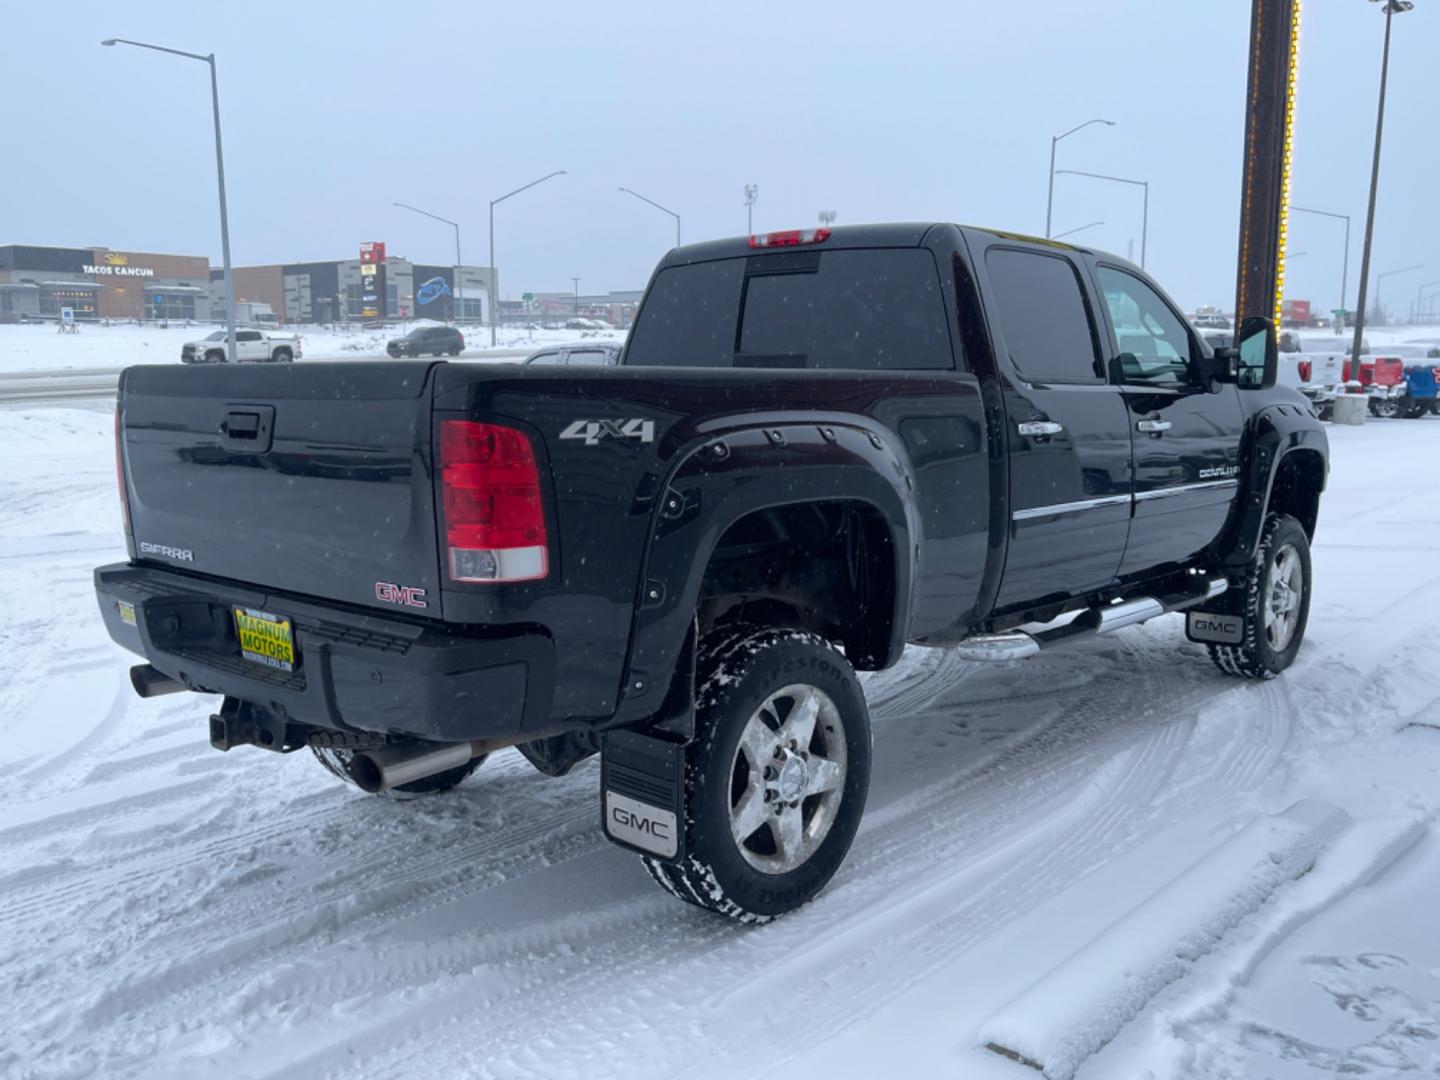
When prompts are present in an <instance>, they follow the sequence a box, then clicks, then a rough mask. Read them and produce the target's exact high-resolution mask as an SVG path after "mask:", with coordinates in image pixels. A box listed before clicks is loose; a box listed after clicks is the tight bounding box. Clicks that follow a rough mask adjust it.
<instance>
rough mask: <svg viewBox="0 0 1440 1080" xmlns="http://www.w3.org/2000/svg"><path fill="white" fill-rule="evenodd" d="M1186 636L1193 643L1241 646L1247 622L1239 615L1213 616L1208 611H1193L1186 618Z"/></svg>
mask: <svg viewBox="0 0 1440 1080" xmlns="http://www.w3.org/2000/svg"><path fill="white" fill-rule="evenodd" d="M1185 636H1186V637H1188V638H1189V639H1190V640H1191V641H1213V642H1214V643H1215V644H1217V645H1239V644H1240V642H1241V641H1242V640H1243V639H1244V637H1245V621H1244V620H1243V619H1242V618H1241V617H1240V616H1239V615H1212V614H1211V613H1210V612H1208V611H1192V612H1190V613H1189V614H1188V615H1187V616H1186V618H1185Z"/></svg>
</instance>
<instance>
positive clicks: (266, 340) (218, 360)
mask: <svg viewBox="0 0 1440 1080" xmlns="http://www.w3.org/2000/svg"><path fill="white" fill-rule="evenodd" d="M225 338H226V333H225V331H224V330H216V331H215V332H214V333H213V334H209V335H207V336H206V337H204V338H201V339H200V340H199V341H187V342H185V344H184V345H182V346H181V347H180V362H181V363H182V364H223V363H226V362H227V360H228V358H229V351H228V349H227V348H226V343H225ZM300 357H301V350H300V337H299V335H298V334H278V333H271V332H270V331H269V330H236V331H235V359H236V361H237V362H239V363H242V364H244V363H260V364H263V363H275V364H288V363H290V362H291V361H294V360H299V359H300Z"/></svg>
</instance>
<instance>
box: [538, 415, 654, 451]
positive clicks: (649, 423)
mask: <svg viewBox="0 0 1440 1080" xmlns="http://www.w3.org/2000/svg"><path fill="white" fill-rule="evenodd" d="M560 438H562V439H583V440H584V441H585V445H586V446H595V445H597V444H598V443H599V442H600V440H601V439H639V440H640V441H641V442H642V443H648V442H654V441H655V421H654V420H643V419H635V420H576V421H575V422H574V423H573V424H571V425H570V426H569V427H567V428H566V429H565V430H564V431H562V432H561V433H560Z"/></svg>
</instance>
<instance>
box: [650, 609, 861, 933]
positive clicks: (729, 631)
mask: <svg viewBox="0 0 1440 1080" xmlns="http://www.w3.org/2000/svg"><path fill="white" fill-rule="evenodd" d="M797 688H801V689H799V690H798V691H797V692H798V693H799V694H801V695H808V700H809V701H811V702H823V704H822V705H820V706H819V708H820V710H821V711H820V712H819V714H818V717H819V718H818V719H817V720H816V721H815V723H814V727H813V735H812V737H811V739H810V740H809V741H808V742H806V743H805V744H804V745H800V746H797V747H795V748H794V751H793V754H791V750H790V749H789V748H788V747H787V748H786V750H785V753H786V754H787V755H788V756H787V757H786V758H785V760H786V762H788V760H789V756H796V755H798V756H799V757H800V758H802V759H803V760H804V761H805V762H806V768H804V769H801V768H798V767H797V769H796V770H795V771H796V773H803V774H804V775H805V776H806V777H807V782H808V778H810V777H818V776H819V775H820V773H819V771H818V763H819V762H820V761H822V760H823V761H825V762H827V763H830V762H832V761H833V760H834V759H840V760H842V761H843V766H842V768H843V779H842V780H841V781H840V782H839V783H838V785H837V786H835V787H833V788H832V789H830V793H833V795H834V798H833V799H831V798H829V794H830V793H826V794H803V795H799V796H798V797H796V798H795V799H794V801H793V802H791V803H787V804H784V807H785V809H784V810H783V811H782V812H785V813H792V812H793V813H796V814H798V815H800V819H801V820H802V822H804V828H803V831H802V833H801V834H800V835H801V837H802V838H803V840H804V843H805V845H806V846H807V847H808V846H809V845H810V844H811V843H813V844H814V846H813V850H810V851H809V853H808V854H806V855H805V856H804V857H803V861H799V862H798V864H796V865H793V866H785V865H783V864H784V862H785V860H784V858H783V857H784V854H785V853H784V852H783V851H782V850H781V846H780V843H779V841H780V835H779V833H778V832H771V831H769V830H772V829H778V828H779V826H778V821H779V816H778V813H777V816H776V819H775V820H776V822H777V824H776V825H774V826H772V825H771V824H770V823H769V819H768V818H767V819H766V821H765V822H763V823H762V824H761V825H760V826H759V828H758V830H757V831H756V832H755V833H754V834H753V835H751V836H750V837H749V839H748V840H747V841H745V844H746V847H745V850H742V846H741V841H739V840H737V839H736V837H735V835H734V830H733V829H732V817H731V815H732V812H734V809H735V807H736V806H737V805H738V802H739V801H743V799H744V798H745V794H746V792H748V791H749V790H750V787H749V785H750V784H751V783H754V784H760V785H764V784H765V783H767V781H766V780H765V779H764V778H762V776H760V775H759V774H758V773H757V772H753V771H751V769H750V767H749V765H748V760H749V759H748V757H747V755H746V754H745V753H743V752H742V748H741V739H742V737H743V736H745V734H746V731H747V728H748V729H749V730H750V731H751V732H752V737H753V733H754V732H755V731H757V730H758V729H755V728H753V727H751V725H752V722H753V721H754V720H755V719H756V718H757V717H760V716H761V715H762V713H763V714H764V716H766V717H769V718H770V719H774V720H776V721H777V722H778V723H779V728H778V729H775V730H774V731H773V741H776V743H777V747H778V745H779V742H780V740H782V739H783V732H784V731H786V730H788V729H787V727H786V723H785V721H786V720H787V719H788V717H789V716H790V715H791V713H790V712H789V711H783V710H785V701H786V700H787V699H786V697H785V696H784V695H785V694H786V692H790V691H796V690H797ZM812 691H813V692H817V693H811V692H812ZM772 699H773V703H772ZM792 700H793V701H797V702H798V701H799V700H801V699H800V698H794V697H793V696H792ZM767 703H771V704H767ZM762 706H766V709H765V710H762ZM799 707H800V706H799V705H798V704H793V705H792V709H795V708H799ZM771 708H773V710H774V711H773V713H772V712H770V711H768V710H769V709H771ZM782 711H783V714H782ZM762 722H763V723H764V724H765V726H766V729H767V734H766V736H765V737H766V738H767V739H769V738H771V735H770V729H771V726H772V725H770V723H769V720H768V719H767V720H763V721H762ZM776 753H777V754H779V753H780V751H779V750H778V749H777V751H776ZM775 760H776V761H779V760H780V758H779V757H777V758H776V759H775ZM826 767H827V768H829V767H831V766H830V765H829V764H827V765H826ZM810 769H814V770H815V771H814V772H810V771H808V770H810ZM776 783H777V784H778V783H780V781H779V780H777V781H776ZM869 787H870V716H869V711H868V709H867V707H866V704H865V696H864V694H863V693H862V692H861V689H860V683H859V680H858V679H857V678H856V676H855V672H854V670H853V669H852V668H851V667H850V664H849V663H848V662H847V661H846V660H845V658H844V657H843V656H841V655H840V653H838V652H837V651H836V650H835V649H834V648H833V647H831V645H830V644H829V643H828V642H827V641H825V640H824V639H823V638H821V637H820V636H818V635H816V634H813V633H810V632H808V631H804V630H792V629H775V628H760V627H755V626H732V627H729V628H725V629H722V630H719V631H717V632H715V633H714V634H712V635H710V636H709V637H708V638H707V640H706V641H705V642H704V643H703V644H702V650H701V655H700V657H699V658H698V660H697V667H696V738H695V741H694V743H693V744H692V745H691V747H690V749H689V752H688V754H687V758H686V771H685V790H686V816H685V851H686V853H685V857H684V858H683V859H682V860H681V861H680V862H678V863H667V862H662V861H660V860H656V859H650V858H644V859H643V861H644V863H645V867H646V869H647V870H648V871H649V873H650V876H651V877H652V878H654V879H655V881H656V883H657V884H659V885H660V886H661V887H662V888H663V889H665V890H666V891H667V892H670V893H672V894H673V895H675V896H677V897H679V898H680V899H681V900H684V901H686V902H687V903H691V904H695V905H696V906H698V907H702V908H705V909H707V910H709V911H713V912H716V913H718V914H721V915H724V916H727V917H728V918H731V919H735V920H736V921H738V922H744V923H762V922H769V921H770V920H771V919H773V918H775V917H776V916H778V915H783V914H785V913H786V912H788V911H792V910H794V909H795V908H797V907H800V906H801V905H802V904H805V903H807V902H808V901H810V900H811V899H812V898H814V896H815V895H816V894H817V893H818V892H819V891H820V890H821V889H822V888H824V886H825V885H826V883H827V882H829V880H830V878H831V877H833V876H834V874H835V871H836V870H837V869H839V866H840V863H841V862H842V861H843V860H844V858H845V854H846V852H848V851H849V849H850V843H851V841H852V840H853V839H854V838H855V830H856V829H857V828H858V827H859V825H860V818H861V816H862V814H863V813H864V810H865V798H866V795H867V793H868V791H869ZM805 790H806V791H808V790H809V789H808V788H806V789H805ZM767 805H768V803H767ZM791 808H794V809H791ZM826 819H828V822H827V821H826ZM792 835H793V834H792ZM767 837H768V838H769V843H770V845H771V846H772V847H773V851H771V852H768V853H767V852H766V851H765V850H764V847H765V841H766V839H767ZM757 842H758V851H757V849H756V847H755V846H752V845H756V844H757ZM801 850H804V848H802V849H801ZM747 852H748V854H747ZM767 860H773V861H774V863H775V864H776V865H772V866H770V867H769V868H768V869H762V868H757V865H756V862H757V861H758V862H765V861H767Z"/></svg>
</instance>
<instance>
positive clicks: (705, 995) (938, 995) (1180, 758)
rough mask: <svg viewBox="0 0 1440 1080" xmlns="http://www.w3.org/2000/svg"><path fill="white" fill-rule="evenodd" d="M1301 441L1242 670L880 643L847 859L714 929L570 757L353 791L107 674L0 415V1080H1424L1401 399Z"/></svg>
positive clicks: (1414, 434) (50, 442)
mask: <svg viewBox="0 0 1440 1080" xmlns="http://www.w3.org/2000/svg"><path fill="white" fill-rule="evenodd" d="M12 329H13V328H3V331H0V332H3V333H6V334H8V333H9V332H10V331H11V330H12ZM167 349H168V346H167ZM77 362H79V361H77ZM83 362H84V363H85V364H95V363H97V361H96V360H94V359H86V360H85V361H83ZM1330 436H1331V440H1332V446H1333V466H1332V474H1331V490H1330V492H1329V493H1328V494H1327V496H1326V500H1325V503H1324V507H1323V510H1322V513H1321V522H1320V531H1319V536H1318V538H1317V541H1318V542H1317V544H1316V547H1315V553H1314V567H1315V574H1316V577H1317V586H1316V594H1315V601H1314V607H1313V609H1312V612H1311V620H1310V630H1309V636H1308V639H1307V644H1306V647H1305V649H1304V650H1303V651H1302V653H1301V657H1300V660H1299V661H1298V663H1297V665H1296V666H1295V667H1294V668H1292V669H1291V670H1290V671H1289V672H1288V673H1287V674H1286V675H1285V676H1284V677H1283V678H1281V679H1279V680H1276V681H1273V682H1269V683H1264V684H1247V683H1238V682H1235V681H1233V680H1231V679H1228V678H1226V677H1224V676H1222V675H1220V674H1219V673H1218V672H1217V671H1216V670H1215V669H1214V668H1213V667H1212V666H1211V665H1210V663H1209V661H1208V660H1207V659H1206V657H1205V655H1204V651H1203V649H1201V648H1199V647H1197V646H1194V645H1191V644H1188V643H1187V642H1186V641H1185V639H1184V635H1183V630H1182V626H1181V623H1180V620H1179V619H1178V618H1176V617H1171V618H1167V619H1163V620H1160V621H1158V622H1156V623H1152V624H1150V625H1147V626H1141V627H1135V628H1131V629H1128V630H1125V631H1122V632H1121V633H1120V634H1118V635H1116V636H1115V637H1112V638H1109V639H1102V640H1097V641H1095V642H1093V643H1092V644H1090V645H1088V646H1086V647H1082V648H1078V649H1075V650H1073V651H1071V652H1068V653H1066V652H1061V653H1056V654H1053V655H1045V656H1041V657H1037V658H1035V659H1033V660H1029V661H1025V662H1023V666H1015V667H995V666H982V665H972V664H967V663H964V662H962V661H959V660H957V659H955V658H954V657H953V656H952V655H951V654H948V653H945V652H938V651H928V650H912V651H910V652H909V653H907V654H906V657H905V659H904V661H903V663H902V664H901V666H899V667H898V668H896V669H895V670H892V671H890V672H886V673H882V674H879V675H876V676H874V677H871V678H870V679H869V680H868V683H867V693H868V696H869V698H870V702H871V708H872V711H873V714H874V717H875V723H874V727H875V752H876V760H875V768H874V782H873V787H872V792H871V798H870V807H869V812H868V814H867V817H866V820H865V823H864V825H863V826H862V828H861V831H860V834H859V836H858V838H857V840H856V843H855V847H854V849H853V850H852V852H851V855H850V857H849V860H848V861H847V863H846V864H845V865H844V866H843V867H842V868H841V870H840V873H839V874H838V876H837V877H836V879H835V881H834V882H833V883H832V884H831V885H830V887H829V888H828V889H827V890H826V891H825V892H824V893H823V894H822V895H821V897H820V898H819V899H818V901H817V902H816V903H814V904H812V905H810V906H809V907H807V908H805V909H803V910H802V911H800V912H798V913H796V914H794V915H792V916H790V917H787V918H784V919H781V920H779V921H778V922H776V923H774V924H773V925H770V926H766V927H761V928H758V929H745V928H741V927H737V926H734V925H731V924H729V923H725V922H722V921H720V920H718V919H716V918H714V917H712V916H708V915H705V914H703V913H701V912H699V911H696V910H694V909H690V908H687V907H684V906H681V905H679V904H677V903H676V902H674V901H673V900H672V899H671V898H669V897H668V896H666V895H665V894H663V893H661V892H660V891H659V890H658V889H656V888H655V887H654V886H653V885H652V884H651V882H650V881H649V879H648V878H647V877H646V875H645V873H644V871H643V869H642V868H641V867H640V865H639V864H638V862H637V861H636V860H635V859H634V858H633V857H631V856H629V855H627V854H626V853H624V852H622V851H620V850H619V849H617V848H614V847H612V846H610V845H609V844H607V843H606V842H605V841H604V840H603V839H602V838H601V836H600V833H599V828H598V820H597V817H598V812H597V798H596V795H597V787H598V783H599V775H598V768H597V765H596V763H595V762H594V761H591V762H588V763H586V764H585V765H583V766H581V767H580V768H577V769H576V770H575V772H574V773H572V774H571V775H570V776H568V777H566V778H563V779H558V780H550V779H545V778H542V777H540V776H539V775H538V774H535V773H534V772H533V770H531V769H530V767H529V766H528V765H527V764H525V763H524V762H523V761H522V760H521V759H520V758H519V757H518V756H517V755H515V754H513V753H508V752H507V753H505V754H502V755H498V756H497V757H495V758H493V759H492V760H491V761H490V762H487V763H486V765H485V766H484V768H483V769H481V771H480V772H479V773H478V774H477V775H476V776H475V777H474V778H472V779H471V780H470V781H469V782H468V783H467V784H466V785H464V786H463V787H462V788H460V789H459V790H458V791H456V792H454V793H452V794H451V795H448V796H443V797H439V798H435V799H430V800H422V801H417V802H409V803H393V802H389V801H386V800H382V799H375V798H372V797H367V796H364V795H361V794H359V793H357V792H355V791H354V790H353V789H348V788H346V787H343V786H341V785H340V784H338V783H337V782H336V781H335V780H334V779H333V778H332V777H331V776H330V775H329V774H327V773H325V772H324V771H323V770H322V769H321V768H320V767H319V766H318V764H317V763H315V762H314V761H313V760H311V759H310V758H309V756H308V755H305V754H294V755H290V756H287V757H280V756H277V755H273V754H269V753H265V752H263V751H258V750H251V749H248V748H247V749H239V750H236V751H233V752H231V753H229V754H220V753H217V752H215V751H213V750H211V749H210V748H209V746H208V744H207V742H206V733H205V717H206V715H207V714H208V713H209V711H211V709H212V707H213V702H211V701H209V700H196V699H194V698H191V697H189V696H183V697H166V698H160V699H156V700H152V701H141V700H139V699H137V698H135V697H134V696H133V694H132V693H131V691H130V689H129V686H128V683H127V680H126V677H125V672H126V667H127V665H128V664H129V663H130V662H131V659H132V658H130V657H129V656H127V655H124V654H122V653H120V652H119V651H118V650H117V649H115V648H114V647H112V646H111V644H110V643H109V641H108V639H107V637H106V635H105V633H104V631H103V629H102V628H101V626H100V622H99V619H98V618H97V617H96V613H95V611H94V599H93V596H92V593H91V585H90V571H91V568H92V567H94V566H95V565H97V564H99V563H102V562H106V561H110V560H114V559H120V558H123V554H124V553H123V548H122V545H121V544H120V542H119V535H120V520H119V513H118V510H117V506H116V499H115V479H114V471H113V470H114V466H113V459H112V431H111V418H110V414H109V409H108V406H101V405H99V404H97V405H95V406H94V408H93V409H87V408H34V407H31V408H0V461H3V462H4V466H5V467H4V468H3V469H0V612H3V613H4V618H3V621H0V655H3V656H4V663H3V666H0V986H3V987H5V992H4V993H0V1031H3V1032H4V1036H3V1038H0V1075H4V1076H6V1077H7V1078H8V1077H15V1078H16V1080H31V1078H58V1077H66V1078H69V1077H97V1078H100V1077H103V1078H106V1080H110V1078H117V1077H144V1078H147V1080H150V1078H187V1080H188V1078H193V1077H197V1076H221V1077H250V1078H259V1077H265V1078H271V1080H281V1078H287V1080H302V1078H303V1080H314V1078H326V1077H335V1078H340V1077H345V1078H352V1077H360V1076H363V1077H367V1078H369V1077H384V1078H397V1080H398V1078H412V1077H413V1078H422V1077H423V1078H432V1077H461V1076H464V1077H496V1078H500V1077H507V1078H508V1077H547V1078H549V1077H558V1078H582V1077H583V1078H595V1077H617V1078H619V1077H624V1078H626V1080H633V1078H645V1077H656V1078H660V1077H665V1078H670V1077H680V1076H684V1077H692V1078H711V1077H715V1078H718V1077H733V1076H737V1075H745V1076H777V1077H779V1076H783V1077H785V1078H787V1080H800V1078H807V1077H825V1078H827V1080H829V1078H834V1077H850V1076H863V1077H873V1076H909V1077H938V1076H949V1077H964V1078H967V1080H970V1078H979V1080H987V1078H994V1080H1004V1078H1011V1080H1023V1078H1025V1077H1034V1076H1036V1075H1037V1074H1036V1073H1035V1072H1034V1071H1033V1070H1032V1069H1031V1068H1029V1067H1027V1066H1025V1065H1023V1064H1020V1063H1018V1062H1017V1061H1016V1060H1014V1059H1013V1057H1011V1056H1005V1055H1004V1054H1002V1053H998V1052H996V1051H995V1050H991V1049H987V1048H986V1046H985V1044H986V1043H987V1042H989V1041H994V1040H1006V1041H1008V1042H1010V1043H1013V1044H1014V1045H1011V1046H1005V1045H1003V1044H1001V1045H1002V1049H1008V1050H1010V1051H1011V1052H1012V1053H1016V1054H1020V1055H1021V1056H1024V1055H1025V1054H1027V1053H1039V1054H1044V1055H1046V1056H1047V1057H1049V1059H1050V1060H1049V1061H1047V1062H1046V1064H1047V1067H1048V1068H1049V1070H1050V1075H1051V1076H1056V1077H1058V1076H1063V1075H1069V1074H1070V1072H1071V1070H1072V1069H1073V1070H1074V1071H1075V1075H1077V1076H1079V1077H1081V1078H1090V1080H1093V1078H1101V1077H1103V1078H1110V1077H1116V1078H1124V1080H1132V1078H1139V1077H1154V1078H1157V1080H1158V1078H1166V1080H1169V1078H1177V1080H1178V1078H1182V1077H1183V1078H1190V1077H1220V1078H1237V1080H1238V1078H1259V1077H1273V1078H1277V1080H1288V1078H1297V1080H1298V1078H1301V1077H1307V1078H1308V1077H1316V1076H1331V1075H1337V1074H1341V1075H1351V1074H1364V1075H1370V1076H1392V1075H1399V1074H1402V1073H1404V1074H1416V1075H1431V1076H1433V1075H1436V1074H1437V1072H1440V933H1437V931H1436V925H1435V917H1436V916H1435V912H1436V911H1437V904H1436V899H1435V898H1436V895H1437V892H1440V831H1437V827H1436V824H1435V819H1436V814H1437V812H1440V664H1437V662H1436V642H1437V640H1440V492H1437V489H1436V486H1435V485H1434V484H1433V483H1432V482H1431V481H1430V480H1429V479H1428V478H1427V475H1428V474H1425V473H1424V472H1423V470H1422V471H1421V472H1419V473H1417V470H1416V469H1415V468H1414V467H1413V465H1414V463H1419V462H1425V461H1433V460H1435V458H1436V457H1437V455H1440V420H1433V419H1432V420H1421V421H1399V420H1397V421H1390V422H1383V421H1381V422H1372V423H1369V424H1367V425H1365V426H1364V427H1360V428H1334V429H1332V430H1331V432H1330ZM1306 800H1309V801H1308V802H1307V801H1306ZM1307 871H1308V872H1307ZM1077 973H1078V975H1077Z"/></svg>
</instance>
